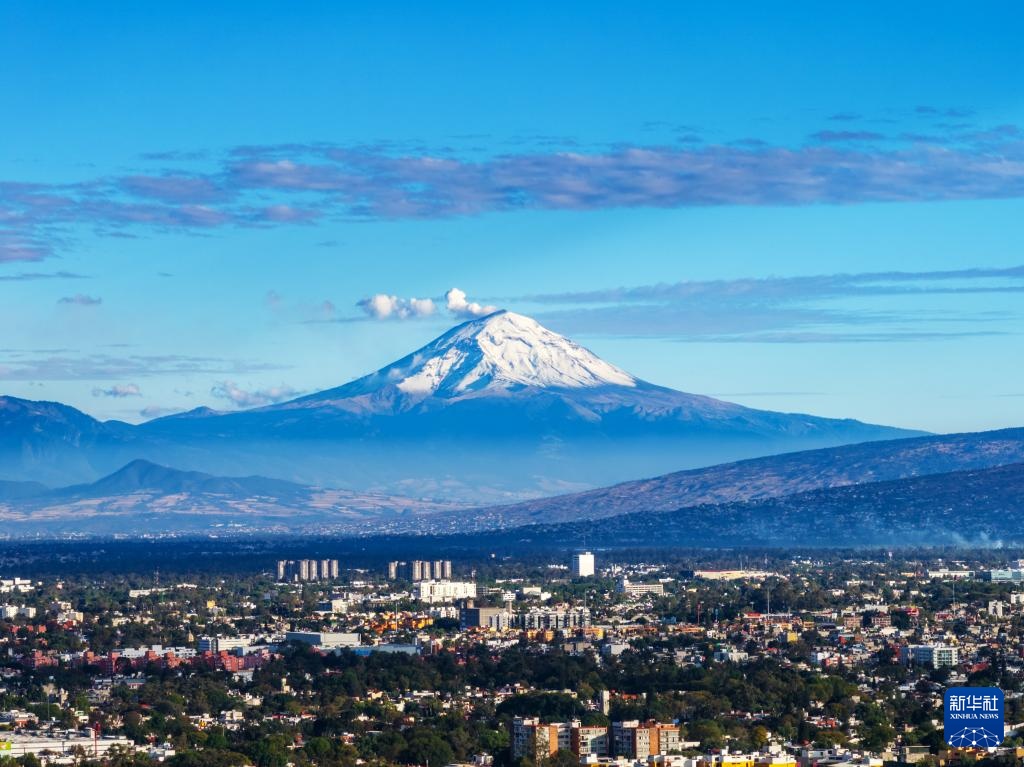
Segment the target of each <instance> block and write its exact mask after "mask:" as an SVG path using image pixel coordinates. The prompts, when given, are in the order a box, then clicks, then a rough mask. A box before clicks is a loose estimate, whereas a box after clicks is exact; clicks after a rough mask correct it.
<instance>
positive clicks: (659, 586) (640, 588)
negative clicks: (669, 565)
mask: <svg viewBox="0 0 1024 767" xmlns="http://www.w3.org/2000/svg"><path fill="white" fill-rule="evenodd" d="M618 588H619V593H621V594H625V595H626V596H630V597H639V596H642V595H644V594H664V593H665V585H664V584H663V583H632V582H630V580H629V579H628V578H623V579H622V580H620V581H619V587H618Z"/></svg>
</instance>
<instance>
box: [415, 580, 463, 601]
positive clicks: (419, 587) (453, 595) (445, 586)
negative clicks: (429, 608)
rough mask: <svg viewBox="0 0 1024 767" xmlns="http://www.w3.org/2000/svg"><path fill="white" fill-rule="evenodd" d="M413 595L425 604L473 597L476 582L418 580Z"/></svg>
mask: <svg viewBox="0 0 1024 767" xmlns="http://www.w3.org/2000/svg"><path fill="white" fill-rule="evenodd" d="M413 596H414V597H415V598H416V599H418V600H419V601H420V602H426V603H427V604H437V603H438V602H454V601H455V600H457V599H475V598H476V584H475V583H470V582H468V581H419V582H417V583H416V587H415V588H414V589H413Z"/></svg>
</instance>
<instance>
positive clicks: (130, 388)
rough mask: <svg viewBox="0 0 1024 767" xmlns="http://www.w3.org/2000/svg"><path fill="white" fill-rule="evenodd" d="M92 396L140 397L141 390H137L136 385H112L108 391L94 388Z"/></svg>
mask: <svg viewBox="0 0 1024 767" xmlns="http://www.w3.org/2000/svg"><path fill="white" fill-rule="evenodd" d="M92 396H94V397H117V398H119V399H120V398H122V397H141V396H142V390H141V389H139V386H138V384H133V383H130V384H114V385H113V386H111V387H110V388H109V389H101V388H98V387H97V388H95V389H93V390H92Z"/></svg>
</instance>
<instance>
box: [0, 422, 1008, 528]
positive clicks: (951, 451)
mask: <svg viewBox="0 0 1024 767" xmlns="http://www.w3.org/2000/svg"><path fill="white" fill-rule="evenodd" d="M1002 469H1005V471H1003V470H1002ZM1022 473H1024V429H1005V430H1001V431H992V432H981V433H976V434H955V435H948V436H941V437H940V436H929V437H916V438H910V439H904V440H892V441H888V442H872V443H864V444H858V445H847V446H843V447H838V448H825V449H819V450H811V451H804V452H799V453H789V454H784V455H778V456H769V457H765V458H758V459H753V460H747V461H740V462H737V463H731V464H724V465H720V466H713V467H708V468H704V469H698V470H690V471H682V472H675V473H672V474H668V475H665V476H661V477H654V478H652V479H646V480H640V481H634V482H627V483H623V484H621V485H616V486H613V487H608V488H602V489H599V490H593V491H589V492H585V493H577V494H571V495H564V496H559V497H554V498H547V499H542V500H538V501H531V502H527V503H520V504H513V505H508V506H497V507H489V508H467V507H465V506H459V505H457V504H444V503H437V502H432V501H429V500H425V499H416V498H408V497H396V496H385V495H379V494H368V493H358V492H353V491H343V490H334V489H326V488H317V487H310V486H305V485H299V484H296V483H292V482H288V481H284V480H277V479H268V478H266V477H259V476H249V477H217V476H211V475H209V474H203V473H200V472H189V471H179V470H175V469H169V468H166V467H163V466H158V465H155V464H152V463H149V462H147V461H133V462H131V463H130V464H128V465H126V466H124V467H123V468H121V469H120V470H118V471H117V472H115V473H113V474H111V475H110V476H107V477H104V478H102V479H100V480H98V481H96V482H93V483H90V484H85V485H76V486H71V487H65V488H60V489H56V490H51V489H48V488H45V487H43V486H41V485H38V484H34V483H17V482H8V483H0V523H2V524H0V534H6V535H8V536H16V537H17V536H27V535H44V536H53V535H58V536H61V535H81V534H95V535H131V536H139V535H153V534H172V533H174V534H208V533H217V534H235V535H241V534H253V533H266V532H278V533H302V534H321V535H348V536H352V535H359V536H365V535H382V534H387V535H395V534H407V535H408V534H413V535H447V536H449V539H447V545H453V546H469V547H474V546H482V547H493V546H496V545H498V544H499V543H501V542H505V543H510V542H518V544H522V543H523V542H524V541H529V540H533V541H540V540H541V539H543V540H545V541H547V543H546V544H545V545H549V546H550V545H555V544H557V545H560V546H571V545H580V544H588V545H592V546H609V547H614V546H644V545H651V546H654V545H685V546H703V545H707V546H723V545H724V546H736V545H744V546H747V545H750V546H754V545H763V546H777V545H787V544H788V543H794V542H798V543H799V544H800V545H804V546H823V545H831V546H837V545H846V544H849V545H875V544H878V543H880V542H881V543H886V545H901V544H915V543H916V544H924V543H927V542H935V543H953V542H957V541H962V542H968V541H971V542H975V543H978V542H994V541H996V540H1000V539H1002V540H1009V539H1013V540H1017V539H1022V538H1024V524H1022V523H1021V522H1020V520H1021V518H1022V517H1021V516H1020V515H1019V514H1018V513H1017V512H1021V511H1024V508H1022V503H1024V501H1022V500H1021V499H1022V498H1024V495H1021V494H1020V490H1021V489H1022V488H1021V486H1020V480H1021V476H1022ZM992 515H995V516H996V517H998V518H997V519H989V517H990V516H992ZM890 534H891V536H896V535H897V534H898V535H899V538H898V539H897V538H895V537H891V536H890ZM886 536H890V537H889V538H887V537H886ZM518 544H517V545H518Z"/></svg>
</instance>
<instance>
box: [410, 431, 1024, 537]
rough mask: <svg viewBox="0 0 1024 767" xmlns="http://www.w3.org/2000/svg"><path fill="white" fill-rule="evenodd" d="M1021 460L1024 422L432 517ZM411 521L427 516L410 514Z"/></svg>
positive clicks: (774, 488) (876, 477)
mask: <svg viewBox="0 0 1024 767" xmlns="http://www.w3.org/2000/svg"><path fill="white" fill-rule="evenodd" d="M1017 462H1024V428H1021V429H1001V430H998V431H987V432H975V433H969V434H946V435H935V436H927V437H914V438H909V439H900V440H888V441H883V442H865V443H861V444H857V445H843V446H841V447H834V448H824V449H819V450H806V451H802V452H797V453H784V454H782V455H772V456H765V457H763V458H753V459H749V460H745V461H737V462H735V463H728V464H721V465H718V466H709V467H706V468H702V469H691V470H688V471H678V472H673V473H671V474H665V475H663V476H660V477H653V478H650V479H642V480H636V481H632V482H623V483H621V484H618V485H613V486H611V487H603V488H598V489H596V490H590V491H587V492H582V493H573V494H569V495H560V496H554V497H551V498H540V499H538V500H534V501H526V502H523V503H518V504H512V505H508V506H496V507H490V508H485V509H477V510H475V511H474V513H473V514H471V515H466V514H440V515H438V516H436V517H433V518H431V520H430V527H431V529H433V530H450V531H453V532H454V531H467V530H486V529H492V528H508V527H518V526H522V525H529V524H535V523H539V522H543V523H557V522H572V521H577V520H583V519H586V520H596V519H602V518H604V517H616V516H621V515H624V514H635V513H650V512H659V511H671V510H675V509H679V508H682V507H691V506H702V505H708V504H721V503H731V502H735V501H749V500H758V499H765V498H778V497H786V496H795V495H797V494H800V493H804V492H806V491H810V490H818V489H828V488H838V487H845V486H848V485H863V484H866V483H873V482H881V481H886V480H897V479H906V478H912V477H919V476H926V475H938V474H948V473H950V472H960V471H964V470H970V469H987V468H991V467H995V466H1002V465H1005V464H1011V463H1017ZM404 524H407V525H411V524H421V522H420V520H418V519H408V520H405V521H404ZM1022 529H1024V523H1022Z"/></svg>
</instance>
